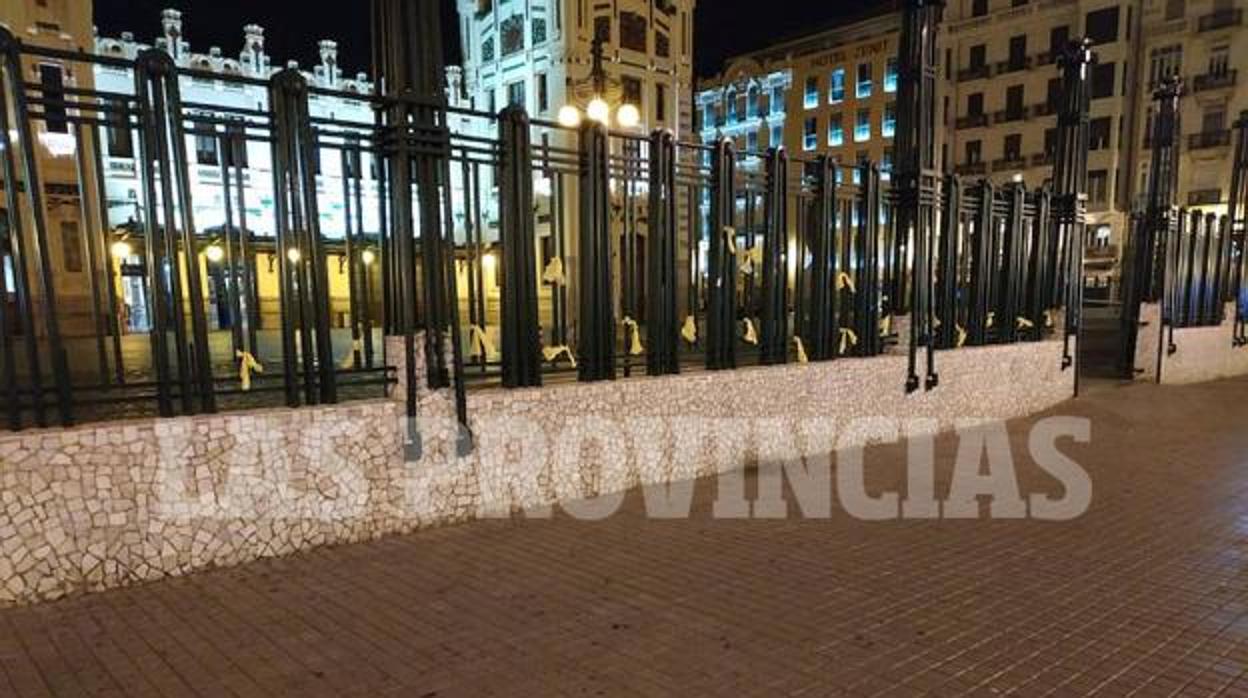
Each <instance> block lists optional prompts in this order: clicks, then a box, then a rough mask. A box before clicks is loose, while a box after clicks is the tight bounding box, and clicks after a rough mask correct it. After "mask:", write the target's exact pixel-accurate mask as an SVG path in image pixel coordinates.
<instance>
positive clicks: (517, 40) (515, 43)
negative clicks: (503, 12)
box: [498, 15, 524, 58]
mask: <svg viewBox="0 0 1248 698" xmlns="http://www.w3.org/2000/svg"><path fill="white" fill-rule="evenodd" d="M498 36H499V39H500V40H501V42H502V49H503V58H506V57H507V56H510V55H512V54H515V53H519V52H520V51H523V50H524V16H523V15H512V16H510V17H508V18H507V19H504V20H503V23H502V24H500V25H499V28H498Z"/></svg>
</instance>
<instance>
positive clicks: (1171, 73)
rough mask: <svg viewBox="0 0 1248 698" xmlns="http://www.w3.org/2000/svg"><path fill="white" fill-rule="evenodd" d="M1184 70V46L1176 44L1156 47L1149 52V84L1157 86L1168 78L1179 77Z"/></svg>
mask: <svg viewBox="0 0 1248 698" xmlns="http://www.w3.org/2000/svg"><path fill="white" fill-rule="evenodd" d="M1182 71H1183V46H1182V45H1181V44H1174V45H1172V46H1162V47H1161V48H1155V49H1153V50H1152V52H1151V53H1150V54H1149V66H1148V79H1149V85H1150V86H1153V87H1156V86H1157V85H1160V84H1161V83H1162V82H1164V81H1165V80H1166V78H1170V77H1177V76H1178V75H1179V73H1181V72H1182Z"/></svg>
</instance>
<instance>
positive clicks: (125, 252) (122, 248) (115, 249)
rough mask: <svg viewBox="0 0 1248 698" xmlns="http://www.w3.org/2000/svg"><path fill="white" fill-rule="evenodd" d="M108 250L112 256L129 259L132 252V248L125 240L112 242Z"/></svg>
mask: <svg viewBox="0 0 1248 698" xmlns="http://www.w3.org/2000/svg"><path fill="white" fill-rule="evenodd" d="M110 251H111V252H112V253H113V257H115V258H117V259H129V258H130V255H132V254H134V249H133V248H131V247H130V243H128V242H126V241H125V240H118V241H117V242H114V243H113V246H112V248H110Z"/></svg>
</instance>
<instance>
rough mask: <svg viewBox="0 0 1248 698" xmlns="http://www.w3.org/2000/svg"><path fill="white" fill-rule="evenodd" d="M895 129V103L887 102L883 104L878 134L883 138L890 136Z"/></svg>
mask: <svg viewBox="0 0 1248 698" xmlns="http://www.w3.org/2000/svg"><path fill="white" fill-rule="evenodd" d="M896 131H897V105H896V104H887V105H885V106H884V122H883V124H882V125H881V126H880V134H881V135H883V136H884V137H885V138H892V137H893V134H894V133H895V132H896Z"/></svg>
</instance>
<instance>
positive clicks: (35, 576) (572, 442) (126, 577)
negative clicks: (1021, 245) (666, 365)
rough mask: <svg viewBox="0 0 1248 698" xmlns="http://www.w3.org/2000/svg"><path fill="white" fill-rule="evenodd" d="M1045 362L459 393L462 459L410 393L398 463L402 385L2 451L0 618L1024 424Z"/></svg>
mask: <svg viewBox="0 0 1248 698" xmlns="http://www.w3.org/2000/svg"><path fill="white" fill-rule="evenodd" d="M389 341H390V342H391V346H390V347H389V349H390V351H389V352H388V356H389V358H390V360H391V362H392V363H398V364H400V365H399V366H398V368H399V371H398V375H399V376H400V377H402V376H403V375H404V372H403V367H402V365H401V363H402V352H401V351H396V350H397V349H398V347H399V346H401V343H399V344H394V342H395V341H396V340H393V339H391V340H389ZM417 346H418V347H423V344H422V343H421V342H418V343H417ZM422 356H423V351H418V352H417V357H422ZM396 360H397V361H396ZM419 360H420V359H419V358H418V361H419ZM1060 363H1061V343H1060V342H1038V343H1029V344H1017V345H1009V346H997V347H982V348H966V349H962V350H958V351H950V352H941V353H940V354H939V355H938V368H939V370H940V375H941V385H940V387H938V388H937V389H936V390H933V391H931V392H918V393H915V394H911V395H907V394H906V393H905V391H904V390H903V383H904V378H905V370H906V357H905V356H881V357H876V358H871V359H846V360H838V361H834V362H828V363H818V364H806V365H787V366H776V367H766V368H763V367H759V368H746V369H741V370H737V371H731V372H721V373H709V372H698V373H692V374H688V375H681V376H669V377H662V378H634V379H630V380H619V381H614V382H604V383H590V384H582V383H568V384H563V385H556V386H548V387H545V388H541V389H526V390H512V391H506V390H501V389H494V390H481V391H474V392H472V393H470V395H469V415H470V421H471V426H472V430H473V433H474V436H475V450H474V451H473V453H472V454H471V455H470V456H468V457H465V458H458V457H456V455H455V437H456V425H455V422H454V418H453V415H454V408H453V401H452V399H451V397H450V393H449V391H441V392H439V393H437V394H431V393H429V392H428V391H425V390H423V381H422V386H421V388H422V393H423V394H422V399H421V404H420V414H419V416H418V417H417V420H416V427H417V428H418V430H419V432H420V434H421V436H422V442H423V447H424V453H423V457H422V458H421V459H420V460H419V461H417V462H413V463H406V462H404V447H403V444H404V440H405V436H406V433H407V424H406V423H405V415H404V408H403V403H402V399H403V395H404V392H403V389H402V386H400V387H399V389H397V390H396V391H395V392H394V399H393V400H378V401H372V402H360V403H352V404H347V405H339V406H327V407H311V408H304V409H299V410H286V409H273V410H259V411H254V412H243V413H230V414H223V415H207V416H197V417H185V418H177V419H169V420H141V421H130V422H117V423H109V424H96V425H90V426H84V427H79V428H74V429H65V430H45V431H31V432H22V433H17V434H7V435H4V436H0V605H7V604H15V603H16V604H21V603H30V602H35V601H40V600H49V599H56V598H60V597H63V596H66V595H69V594H75V593H81V592H86V591H93V590H99V589H106V588H110V587H117V586H123V585H127V584H131V583H135V582H142V581H148V580H154V579H160V578H162V577H165V576H170V575H180V574H185V573H188V572H191V571H194V570H198V569H205V568H210V567H219V566H227V565H235V564H238V563H242V562H246V561H249V560H255V559H259V558H264V557H272V556H279V555H287V554H290V553H292V552H295V551H299V550H306V549H309V548H314V547H317V546H322V545H328V544H338V543H350V542H355V541H362V540H367V539H370V538H375V537H377V536H382V535H387V534H394V533H403V532H409V531H413V530H416V529H419V528H422V527H428V526H434V525H443V524H447V523H451V522H458V521H465V520H469V519H472V518H477V517H481V516H492V515H499V514H507V513H509V512H510V511H513V510H515V509H518V508H524V509H533V508H535V507H542V506H547V505H552V504H555V503H560V502H565V503H566V502H570V501H573V500H580V499H583V498H587V497H593V496H596V495H602V494H607V493H615V492H620V491H623V490H625V489H627V488H630V487H633V486H636V485H638V484H657V483H667V482H674V481H680V480H686V479H690V478H694V477H698V476H703V475H710V474H714V473H717V472H722V471H727V470H732V469H737V468H741V467H743V466H746V465H749V464H752V463H755V462H758V461H760V460H765V459H776V458H792V457H799V456H805V455H809V454H813V453H827V452H828V451H830V449H831V448H832V443H831V441H830V438H831V434H832V433H833V432H834V431H835V429H836V427H837V426H838V425H841V426H843V425H845V424H847V423H848V422H849V421H850V420H851V419H853V418H854V417H859V416H877V415H881V416H891V417H899V418H912V417H926V418H931V419H933V420H935V422H934V423H935V424H937V425H939V428H942V429H943V428H948V427H950V426H952V425H953V423H954V420H955V419H957V418H968V417H969V418H990V419H1007V418H1012V417H1019V416H1023V415H1027V414H1030V413H1034V412H1037V411H1040V410H1043V409H1046V408H1048V407H1051V406H1053V405H1055V404H1057V403H1059V402H1061V401H1063V400H1065V399H1067V398H1069V397H1070V396H1071V395H1072V392H1073V379H1074V376H1073V372H1071V371H1062V370H1061V369H1060ZM417 369H418V373H423V366H422V365H420V364H419V363H418V366H417ZM742 417H748V418H749V419H742ZM812 420H826V423H827V425H828V428H827V429H826V430H825V429H821V428H817V429H813V430H812V429H811V427H810V425H811V424H812V423H814V424H822V423H823V422H818V421H812ZM839 445H845V444H844V441H842V442H840V443H839ZM526 449H528V451H527V455H526Z"/></svg>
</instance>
